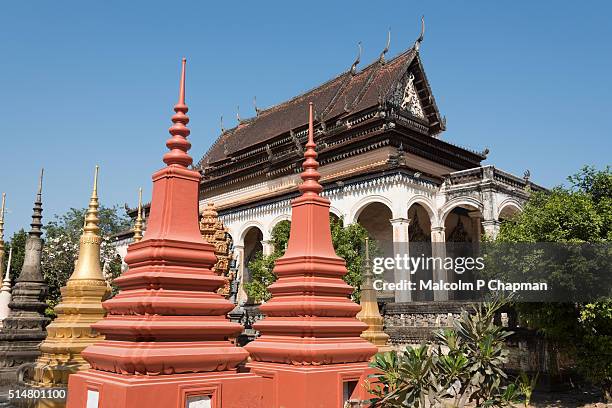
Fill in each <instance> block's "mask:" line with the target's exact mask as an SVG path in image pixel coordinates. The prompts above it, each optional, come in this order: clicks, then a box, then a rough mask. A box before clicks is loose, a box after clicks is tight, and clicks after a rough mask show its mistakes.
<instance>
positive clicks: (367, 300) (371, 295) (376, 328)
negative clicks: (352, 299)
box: [357, 237, 390, 352]
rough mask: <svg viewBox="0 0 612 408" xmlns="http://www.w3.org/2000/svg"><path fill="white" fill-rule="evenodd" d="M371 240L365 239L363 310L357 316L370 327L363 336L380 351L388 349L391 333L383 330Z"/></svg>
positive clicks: (362, 289)
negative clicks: (375, 286) (371, 260)
mask: <svg viewBox="0 0 612 408" xmlns="http://www.w3.org/2000/svg"><path fill="white" fill-rule="evenodd" d="M369 247H370V240H369V238H368V237H366V239H365V262H364V271H363V282H362V283H361V301H360V302H359V303H360V304H361V311H360V312H359V313H357V318H358V319H359V320H361V321H362V322H364V323H366V324H367V325H368V328H367V329H366V330H365V331H363V332H362V333H361V338H363V339H366V340H368V341H369V342H370V343H372V344H374V345H375V346H378V351H379V352H382V351H388V350H390V347H389V346H388V341H389V335H388V334H387V333H385V332H384V331H383V325H384V320H383V317H382V316H381V315H380V311H379V310H378V300H377V299H376V290H375V289H374V274H373V273H372V264H371V262H370V248H369Z"/></svg>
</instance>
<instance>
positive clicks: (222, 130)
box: [219, 115, 225, 133]
mask: <svg viewBox="0 0 612 408" xmlns="http://www.w3.org/2000/svg"><path fill="white" fill-rule="evenodd" d="M219 122H220V124H221V133H225V128H224V127H223V115H221V120H220V121H219Z"/></svg>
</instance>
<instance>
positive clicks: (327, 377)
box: [245, 103, 377, 408]
mask: <svg viewBox="0 0 612 408" xmlns="http://www.w3.org/2000/svg"><path fill="white" fill-rule="evenodd" d="M309 109H310V112H309V129H308V143H307V144H306V151H305V153H304V157H305V160H304V164H303V169H304V171H303V173H302V176H301V177H302V180H303V183H302V184H301V185H300V186H299V189H300V192H301V193H302V195H301V196H300V197H298V198H296V199H294V200H293V201H292V202H291V207H292V211H291V234H290V238H289V244H288V247H287V251H286V252H285V255H284V256H283V257H281V258H279V259H278V260H277V261H276V265H275V267H274V273H275V274H276V275H277V276H278V280H277V281H276V282H274V283H273V284H272V285H270V287H269V289H270V292H271V293H272V298H271V299H270V300H269V301H268V302H266V303H265V304H263V305H262V306H260V310H261V312H262V313H264V314H265V315H266V317H265V318H264V319H262V320H260V321H259V322H257V323H256V324H255V325H254V326H253V327H254V328H255V329H256V330H259V332H260V333H261V336H260V337H259V338H257V339H256V340H255V341H253V342H251V343H249V344H248V345H246V346H245V348H246V349H247V350H248V352H249V353H250V355H251V358H252V362H250V363H249V364H248V365H247V366H248V367H249V368H250V369H251V371H252V372H254V373H256V374H259V375H261V376H262V377H264V382H265V383H264V384H265V386H264V389H266V390H273V391H271V392H266V393H265V400H264V406H265V407H291V408H331V407H342V406H343V405H344V402H345V401H346V400H347V399H348V398H350V397H351V394H353V393H354V392H359V391H360V389H361V388H362V387H361V386H357V384H358V382H359V380H360V379H363V376H364V372H365V371H366V370H367V367H368V361H369V359H370V357H372V356H373V355H374V354H375V353H376V352H377V348H376V346H374V345H373V344H371V343H369V342H368V341H366V340H364V339H362V338H361V337H360V334H361V332H362V331H364V330H365V329H367V327H368V326H367V325H366V324H365V323H363V322H361V321H359V320H358V319H357V318H356V317H355V316H356V315H357V313H358V312H359V310H360V306H359V305H358V304H356V303H354V302H353V301H351V299H350V294H351V292H352V291H353V288H352V287H351V286H350V285H348V284H347V283H346V282H344V280H343V279H342V277H343V276H344V275H345V274H346V273H347V269H346V263H345V261H344V260H343V259H342V258H340V257H339V256H337V255H336V253H335V251H334V247H333V245H332V240H331V231H330V226H329V206H330V202H329V200H328V199H326V198H324V197H321V196H320V193H321V191H322V190H323V188H322V187H321V185H320V184H319V178H320V174H319V172H318V167H319V164H318V162H317V161H316V157H317V153H316V151H315V147H316V145H315V143H314V135H313V133H314V132H313V107H312V103H311V104H310V107H309Z"/></svg>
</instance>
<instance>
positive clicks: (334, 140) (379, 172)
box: [197, 41, 541, 301]
mask: <svg viewBox="0 0 612 408" xmlns="http://www.w3.org/2000/svg"><path fill="white" fill-rule="evenodd" d="M418 46H419V41H417V43H415V45H414V46H413V47H412V48H410V49H408V50H407V51H405V52H403V53H402V54H400V55H399V56H397V57H395V58H393V59H391V60H389V61H386V60H385V52H383V53H382V54H381V56H380V58H379V59H378V60H377V61H375V62H373V63H372V64H370V65H368V66H367V67H365V68H364V69H363V70H361V71H358V70H357V69H356V64H353V66H352V67H351V69H349V70H348V71H346V72H344V73H342V74H341V75H339V76H337V77H335V78H333V79H331V80H330V81H328V82H326V83H324V84H322V85H320V86H318V87H316V88H315V89H312V90H310V91H308V92H306V93H304V94H302V95H299V96H297V97H295V98H293V99H291V100H289V101H287V102H284V103H281V104H279V105H276V106H273V107H271V108H268V109H261V110H260V109H257V115H256V116H255V117H253V118H249V119H245V120H241V121H240V123H239V124H238V126H236V127H235V128H233V129H229V130H224V131H223V132H222V134H221V135H220V136H219V138H218V139H217V141H216V142H215V143H214V144H213V145H212V147H211V148H210V149H209V151H208V152H207V153H206V155H205V156H204V157H203V158H202V160H201V161H200V162H199V163H198V164H197V167H198V168H199V169H200V171H201V173H202V175H203V180H202V184H201V190H200V200H201V202H200V206H201V209H203V208H204V206H205V205H206V203H208V202H214V204H215V206H216V208H217V209H218V211H219V215H220V217H221V219H222V220H223V221H224V223H225V226H226V227H227V228H228V231H229V234H230V235H231V237H232V240H233V243H234V251H235V253H234V259H237V260H238V277H239V279H240V281H241V282H242V283H244V282H245V281H248V279H249V276H248V270H247V268H246V265H247V264H248V262H249V260H250V258H251V257H252V256H253V255H254V254H255V253H257V251H263V252H264V253H270V252H272V250H273V248H272V244H271V232H272V229H273V228H274V226H275V225H276V224H277V223H279V222H280V221H282V220H289V219H290V214H291V208H290V200H291V199H292V198H293V197H295V196H296V195H297V194H298V192H297V186H298V184H299V182H300V181H301V180H300V178H299V173H300V171H301V163H302V160H303V156H302V154H303V145H304V143H305V140H306V132H307V109H308V103H309V102H313V103H314V106H315V130H316V136H315V139H316V142H317V150H318V152H319V159H318V160H319V162H320V164H321V167H320V172H321V175H322V177H321V184H322V185H323V186H324V192H323V195H325V196H326V197H328V198H329V199H330V200H331V205H332V207H331V211H332V213H333V214H335V215H336V216H338V217H341V218H342V219H343V220H344V223H345V224H346V223H353V222H359V223H360V224H362V225H363V226H364V227H365V228H366V229H367V230H368V232H369V233H370V234H371V235H372V236H373V237H374V238H376V239H377V241H378V243H379V246H380V247H381V249H382V250H383V251H384V252H385V253H386V254H392V253H393V250H394V246H395V250H398V248H397V246H398V245H405V243H406V242H409V241H425V242H427V241H431V242H445V241H468V242H477V241H479V240H480V237H481V235H482V234H488V235H490V236H495V235H496V233H497V231H498V230H499V225H500V222H501V220H502V219H504V218H508V217H509V216H511V215H512V214H514V213H516V212H517V211H520V209H521V207H522V206H523V204H524V202H525V200H526V199H527V197H528V195H529V193H530V191H533V190H540V189H541V187H539V186H537V185H534V184H531V183H530V182H529V179H528V176H525V177H523V178H519V177H516V176H513V175H511V174H509V173H506V172H503V171H501V170H499V169H497V168H495V167H494V166H492V165H483V163H482V161H483V160H484V159H485V158H486V155H487V153H488V151H485V152H482V153H480V152H474V151H471V150H468V149H465V148H462V147H459V146H456V145H453V144H451V143H448V142H445V141H443V140H442V139H441V138H440V135H441V133H442V131H444V130H445V120H444V119H443V118H442V116H441V115H440V113H439V111H438V108H437V106H436V103H435V99H434V97H433V94H432V93H431V88H430V86H429V83H428V81H427V78H426V76H425V72H424V70H423V66H422V64H421V60H420V56H419V52H418V48H419V47H418ZM527 174H528V173H527ZM395 274H396V276H388V277H387V278H388V279H396V280H397V279H401V278H402V276H400V275H401V271H396V272H395ZM407 293H408V292H403V293H397V294H395V300H396V301H410V300H413V299H410V295H409V294H407ZM386 295H387V296H393V294H386ZM436 300H444V299H436Z"/></svg>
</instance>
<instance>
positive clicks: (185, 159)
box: [164, 58, 193, 167]
mask: <svg viewBox="0 0 612 408" xmlns="http://www.w3.org/2000/svg"><path fill="white" fill-rule="evenodd" d="M186 63H187V59H185V58H183V65H182V69H181V84H180V87H179V98H178V102H177V103H176V105H174V112H176V113H175V114H174V116H172V123H173V125H172V127H170V129H169V132H170V134H171V135H172V137H171V138H170V139H168V140H167V141H166V146H168V149H170V151H169V152H168V153H166V154H165V155H164V163H166V164H167V165H168V166H171V165H173V164H176V165H179V166H183V167H187V166H189V165H190V164H191V163H192V162H193V159H192V158H191V156H189V155H188V154H187V151H189V149H191V143H189V141H188V140H187V136H189V134H190V133H191V131H190V130H189V129H188V128H187V124H188V123H189V116H187V112H188V111H189V108H188V107H187V105H186V104H185V65H186Z"/></svg>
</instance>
